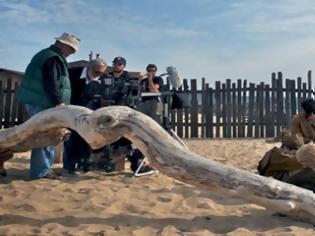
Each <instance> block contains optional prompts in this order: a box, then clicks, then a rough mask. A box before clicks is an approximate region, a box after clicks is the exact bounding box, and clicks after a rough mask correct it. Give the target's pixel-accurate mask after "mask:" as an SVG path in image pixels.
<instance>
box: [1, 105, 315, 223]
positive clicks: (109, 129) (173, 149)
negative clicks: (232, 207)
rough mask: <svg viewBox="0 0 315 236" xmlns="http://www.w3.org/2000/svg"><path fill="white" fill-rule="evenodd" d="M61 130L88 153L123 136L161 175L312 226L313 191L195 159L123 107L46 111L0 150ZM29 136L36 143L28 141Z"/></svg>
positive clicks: (6, 138)
mask: <svg viewBox="0 0 315 236" xmlns="http://www.w3.org/2000/svg"><path fill="white" fill-rule="evenodd" d="M65 127H66V128H70V129H73V130H76V131H77V132H78V133H79V134H80V135H81V136H82V137H83V138H84V139H85V140H86V141H87V142H88V143H89V144H90V146H91V147H92V148H94V149H96V148H99V147H102V146H104V145H107V144H109V143H112V142H114V141H116V140H118V139H119V138H120V137H122V136H124V137H126V138H127V139H129V140H131V141H132V143H133V144H134V145H135V146H136V147H137V148H139V149H140V150H141V152H142V153H143V154H144V155H145V156H146V157H147V158H148V160H149V161H150V163H151V164H152V166H154V167H155V168H157V169H158V170H159V171H160V172H161V173H163V174H165V175H167V176H170V177H172V178H174V179H177V180H180V181H182V182H185V183H188V184H192V185H195V186H197V187H199V188H200V189H204V190H207V191H212V192H216V193H218V194H221V195H222V196H233V197H237V198H240V199H244V200H247V201H249V202H253V203H255V204H258V205H261V206H264V207H266V208H268V209H271V210H273V211H275V212H278V213H281V214H284V215H287V216H289V217H291V218H293V219H297V220H301V221H304V222H308V223H311V224H315V194H313V192H311V191H308V190H305V189H302V188H299V187H296V186H293V185H290V184H286V183H283V182H280V181H277V180H275V179H272V178H266V177H263V176H258V175H255V174H253V173H250V172H248V171H245V170H239V169H236V168H234V167H229V166H226V165H223V164H221V163H219V162H215V161H211V160H209V159H206V158H204V157H202V156H199V155H197V154H195V153H193V152H191V151H190V150H189V149H187V148H186V147H184V146H182V145H181V144H180V143H179V142H174V139H173V138H172V137H171V136H170V135H169V134H168V133H167V132H166V131H165V130H164V129H163V128H162V127H161V126H160V125H159V124H157V123H156V122H154V121H153V120H152V119H151V118H149V117H148V116H145V115H143V114H142V113H140V112H137V111H135V110H133V109H131V108H128V107H122V106H111V107H106V108H102V109H99V110H96V111H94V112H92V111H91V110H89V109H86V108H82V107H77V106H66V107H59V108H52V109H49V110H46V111H44V112H41V113H38V114H36V115H35V116H33V117H32V118H31V119H29V120H28V121H26V122H25V123H23V124H21V125H20V126H17V127H14V128H9V129H4V130H0V150H1V151H5V150H11V151H17V150H20V151H21V150H22V149H24V150H26V149H25V148H31V147H35V146H37V145H42V146H47V145H48V144H50V143H49V142H50V141H49V139H48V138H45V139H38V138H37V134H42V133H45V132H46V133H47V132H48V131H52V130H56V129H60V128H65ZM32 135H33V138H34V140H37V142H36V145H35V143H33V141H31V142H30V141H28V140H29V137H30V136H32ZM50 135H51V134H50ZM42 137H44V136H41V138H42ZM22 147H23V148H22Z"/></svg>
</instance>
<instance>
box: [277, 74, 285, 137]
mask: <svg viewBox="0 0 315 236" xmlns="http://www.w3.org/2000/svg"><path fill="white" fill-rule="evenodd" d="M283 126H284V112H283V77H282V73H281V72H278V80H277V128H276V130H277V133H276V135H277V136H278V135H280V132H281V130H282V128H283Z"/></svg>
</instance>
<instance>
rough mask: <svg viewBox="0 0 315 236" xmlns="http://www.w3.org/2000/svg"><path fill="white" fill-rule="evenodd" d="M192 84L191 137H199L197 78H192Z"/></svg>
mask: <svg viewBox="0 0 315 236" xmlns="http://www.w3.org/2000/svg"><path fill="white" fill-rule="evenodd" d="M190 84H191V114H190V121H191V130H190V137H192V138H197V137H198V110H199V109H198V108H199V106H198V100H197V80H195V79H192V80H191V81H190Z"/></svg>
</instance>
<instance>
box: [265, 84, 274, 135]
mask: <svg viewBox="0 0 315 236" xmlns="http://www.w3.org/2000/svg"><path fill="white" fill-rule="evenodd" d="M265 96H266V98H265V100H266V101H265V102H266V108H265V112H266V113H265V114H266V115H265V119H266V137H268V138H270V137H272V135H273V134H272V129H273V122H271V119H272V113H271V104H270V100H271V97H270V86H269V85H268V84H266V85H265Z"/></svg>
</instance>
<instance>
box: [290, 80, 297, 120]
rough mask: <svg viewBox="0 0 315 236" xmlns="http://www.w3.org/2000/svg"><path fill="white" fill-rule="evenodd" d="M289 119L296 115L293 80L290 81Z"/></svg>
mask: <svg viewBox="0 0 315 236" xmlns="http://www.w3.org/2000/svg"><path fill="white" fill-rule="evenodd" d="M290 90H291V92H290V93H291V106H292V107H291V117H292V116H293V115H295V114H296V113H297V110H296V91H295V80H291V89H290Z"/></svg>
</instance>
